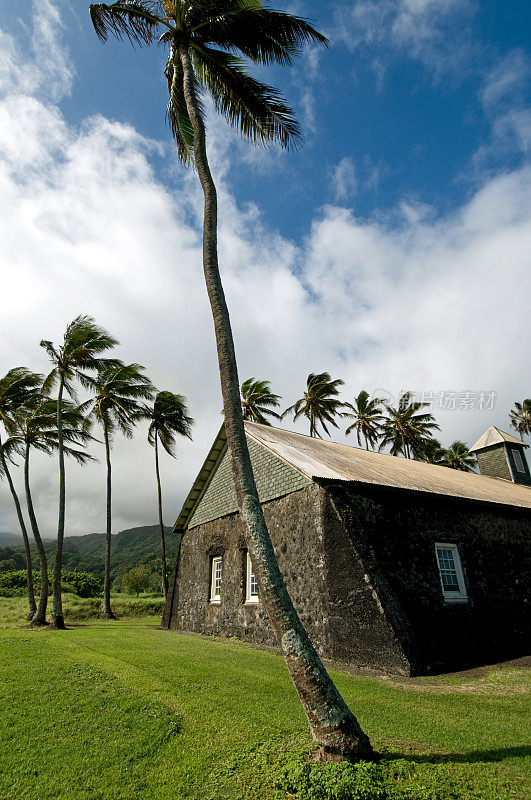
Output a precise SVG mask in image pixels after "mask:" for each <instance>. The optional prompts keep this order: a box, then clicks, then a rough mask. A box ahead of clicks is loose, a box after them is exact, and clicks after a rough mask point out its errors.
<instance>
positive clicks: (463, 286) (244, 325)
mask: <svg viewBox="0 0 531 800" xmlns="http://www.w3.org/2000/svg"><path fill="white" fill-rule="evenodd" d="M284 8H285V9H286V10H289V11H291V12H292V13H297V14H300V15H301V16H305V17H309V18H312V19H313V20H314V21H315V24H316V26H317V27H318V28H319V29H320V30H322V31H323V32H325V33H326V34H327V35H328V36H329V38H330V41H331V43H332V46H331V48H330V50H328V51H324V50H316V49H309V50H307V51H305V53H304V55H303V56H302V57H301V59H300V60H299V62H298V63H297V65H296V67H295V68H294V69H291V70H286V69H280V68H273V69H268V70H263V69H261V70H260V71H259V72H258V73H257V74H258V75H259V76H260V77H262V78H264V79H265V80H267V81H268V82H270V83H272V84H273V85H276V86H278V87H279V88H280V89H281V90H282V91H283V93H284V94H285V96H286V97H287V98H288V100H289V101H290V103H292V105H293V106H294V108H295V109H296V111H297V114H298V116H299V119H300V121H301V125H302V127H303V130H304V133H305V141H304V144H303V145H302V147H300V148H299V149H298V150H297V151H296V152H292V153H286V152H280V151H279V150H276V149H271V150H267V151H263V150H260V149H257V148H253V147H252V146H250V145H248V144H246V143H242V142H241V141H240V140H239V138H238V136H237V135H235V134H234V133H233V132H231V131H230V130H229V129H228V128H227V126H226V125H225V124H224V123H223V122H221V121H220V120H219V118H216V117H215V116H214V115H213V113H212V111H211V109H209V110H208V133H209V152H210V157H211V161H212V166H213V170H214V174H215V176H216V180H217V183H218V189H219V196H220V210H221V212H220V232H219V233H220V236H219V241H220V257H221V265H222V270H223V279H224V282H225V287H226V291H227V296H228V299H229V304H230V308H231V313H232V321H233V327H234V334H235V339H236V345H237V351H238V359H239V365H240V374H241V377H242V379H244V378H246V377H248V376H250V375H255V376H257V377H264V378H269V379H271V381H272V384H273V389H274V390H275V391H277V392H278V393H279V394H281V395H282V396H283V402H284V403H285V405H286V406H287V405H291V404H292V403H293V401H294V400H295V399H296V398H297V397H298V396H299V395H300V394H301V393H302V390H303V387H304V383H305V379H306V376H307V375H308V373H309V372H319V371H323V370H325V369H326V370H328V371H330V372H331V373H332V375H333V377H340V378H342V379H343V380H344V381H345V387H344V397H345V399H352V397H353V396H354V395H355V394H357V393H358V392H359V391H360V389H361V388H366V389H367V390H369V391H370V392H376V393H378V392H379V393H382V392H384V391H385V392H387V393H389V395H390V396H393V397H396V396H397V395H398V393H399V391H400V390H401V389H406V388H407V389H412V390H413V391H416V392H418V393H421V392H426V393H428V392H439V393H440V392H445V393H448V392H457V393H461V394H462V393H464V392H472V393H475V395H476V397H477V396H478V393H479V392H481V391H485V392H492V391H493V392H495V393H496V403H495V405H494V406H493V407H492V408H490V409H489V408H487V409H483V410H480V409H479V408H474V409H469V410H465V409H464V407H463V408H457V409H454V410H452V409H450V410H446V411H444V410H442V409H437V410H436V416H437V418H438V421H439V422H440V424H441V437H440V438H441V440H442V441H443V443H445V444H448V443H449V442H451V441H452V440H453V439H455V438H461V439H463V440H465V441H467V442H468V443H469V444H471V443H472V442H473V441H475V439H477V438H479V436H480V435H481V434H482V433H483V432H484V430H485V429H486V428H487V427H489V425H491V424H496V425H498V426H499V427H501V428H505V429H507V427H508V418H507V413H508V410H509V408H510V407H511V405H512V403H513V402H514V401H515V400H517V399H520V400H521V399H523V398H524V397H528V396H529V395H530V394H531V386H530V384H529V374H530V370H529V367H530V366H531V357H530V355H531V354H530V348H529V335H528V330H529V299H528V298H529V296H530V292H531V258H530V253H531V192H530V191H529V187H530V177H531V167H530V164H529V154H530V152H531V110H530V105H529V85H530V82H529V78H530V74H531V56H530V48H529V30H530V26H529V19H528V17H529V4H528V2H523V1H522V2H520V0H513V1H512V2H511V3H510V4H507V3H504V2H501V0H485V1H484V2H475V0H350V2H348V3H336V4H331V3H325V2H324V1H319V2H313V3H309V2H304V1H303V0H295V1H294V2H291V3H290V5H289V6H285V7H284ZM0 12H1V14H0V241H1V242H2V246H1V247H0V268H1V269H2V274H3V280H4V283H3V289H4V292H5V293H6V295H7V296H8V297H9V305H8V307H6V308H5V314H4V319H3V320H2V321H0V325H1V335H0V361H1V362H2V363H1V368H2V369H3V370H4V372H5V371H7V369H9V368H10V367H11V366H14V365H15V362H16V364H17V365H18V364H19V363H20V364H26V365H28V366H31V367H32V368H34V369H41V370H44V369H45V368H46V364H45V362H43V361H42V355H41V352H40V350H39V348H38V346H37V342H38V341H39V340H40V339H41V338H43V337H45V338H51V339H54V340H57V339H59V337H60V335H61V334H62V331H63V330H64V327H65V326H66V324H67V323H68V322H69V321H70V320H71V319H72V318H73V317H74V316H75V315H76V314H78V313H90V314H93V315H94V316H95V317H96V319H97V320H98V321H99V322H101V324H103V325H105V326H106V327H108V328H109V329H111V331H112V332H113V333H114V334H115V335H117V336H118V338H119V339H120V341H121V342H122V346H121V349H120V351H119V355H120V356H121V357H122V358H124V359H125V360H128V361H133V360H134V361H140V362H141V363H143V364H145V365H146V366H147V367H148V369H149V371H150V375H152V377H153V379H154V380H155V381H156V382H157V384H158V385H159V387H160V388H168V389H173V390H175V391H181V392H183V393H184V394H186V396H187V397H188V398H189V400H190V405H191V408H192V412H193V415H194V417H195V418H196V420H197V425H196V429H195V431H196V432H195V437H194V442H193V443H192V444H184V445H183V450H182V454H181V456H180V458H179V466H178V469H177V468H176V466H175V465H174V464H169V465H167V466H166V467H165V469H166V470H167V472H166V480H167V485H168V486H169V489H168V492H169V494H168V498H169V499H168V505H169V509H171V510H170V511H169V516H170V517H171V516H174V515H175V514H176V511H178V507H179V503H180V502H181V500H182V498H183V497H184V495H185V494H186V491H187V489H188V487H189V485H190V484H191V481H192V480H193V478H194V477H195V472H196V471H197V469H198V467H199V466H200V464H201V461H202V459H203V458H204V455H205V453H206V451H207V450H208V447H209V444H210V443H211V440H212V438H213V436H214V434H215V432H216V430H217V428H218V427H219V423H220V414H219V410H220V397H219V385H218V383H219V381H218V376H217V367H216V360H215V351H214V344H213V336H212V329H211V321H210V315H209V309H208V305H207V303H206V299H205V294H204V287H203V284H202V276H201V253H200V231H201V196H200V191H199V188H198V183H197V179H196V176H195V175H194V173H193V172H191V171H186V170H184V169H183V168H182V167H180V166H179V165H178V163H177V161H176V154H175V149H174V146H173V144H172V143H171V141H170V138H169V132H168V129H167V127H166V124H165V119H164V108H165V103H166V97H165V85H164V79H163V76H162V67H163V63H164V52H163V51H162V49H160V48H156V47H153V48H146V49H142V50H136V51H135V50H133V49H132V48H131V47H130V46H129V45H128V44H127V43H121V44H120V43H116V42H114V41H109V43H108V44H107V45H102V44H101V43H100V42H99V41H98V40H97V38H96V36H95V34H94V32H93V30H92V28H91V26H90V21H89V17H88V3H86V2H85V0H38V1H37V0H18V2H17V3H16V4H13V3H12V2H8V0H0ZM286 424H289V425H290V427H295V428H297V429H298V430H302V431H304V430H305V428H304V425H303V424H301V425H293V423H286ZM334 439H336V440H340V441H348V442H349V443H352V444H355V442H351V441H350V438H349V439H348V440H347V439H345V436H344V431H343V430H338V431H334ZM131 448H133V449H132V450H131ZM132 454H134V455H132ZM115 459H116V470H115V474H116V481H117V491H116V497H117V501H116V503H117V506H116V528H117V529H120V527H124V526H126V525H128V524H131V525H135V524H138V523H139V522H150V521H152V519H154V515H153V514H152V513H151V511H150V508H151V506H150V503H151V501H152V493H153V487H152V484H151V453H150V451H149V449H146V446H145V444H144V441H143V434H141V433H140V434H139V436H138V437H137V439H135V441H134V443H132V444H129V443H123V442H120V441H117V442H116V447H115ZM35 470H36V472H35V474H36V478H35V481H36V489H35V492H36V497H37V503H38V504H40V513H41V515H42V518H43V527H44V528H45V529H47V530H48V529H49V531H50V533H51V532H52V531H53V527H54V525H55V516H54V515H55V510H54V509H55V495H56V488H57V487H56V485H55V473H54V472H53V471H52V472H50V469H49V465H48V463H47V462H45V461H43V462H42V464H41V463H40V462H39V460H38V459H36V465H35ZM132 484H134V485H135V497H134V498H133V500H131V496H130V487H131V485H132ZM69 485H70V487H71V502H72V503H73V508H74V511H75V512H76V513H73V514H72V521H71V530H72V532H76V533H83V532H86V530H87V528H88V529H90V530H101V529H102V525H103V521H102V520H100V518H99V516H98V514H99V511H98V509H99V498H100V494H101V475H100V467H99V466H94V467H89V468H87V469H85V470H84V471H83V470H79V469H78V468H77V467H75V466H73V467H71V478H70V484H69ZM0 491H3V490H2V489H1V487H0ZM2 496H3V495H2ZM120 498H121V499H120ZM10 513H11V512H10V506H9V498H7V497H6V498H5V505H4V506H3V511H2V510H1V509H0V515H1V514H4V515H7V517H9V515H10ZM7 517H6V518H7ZM7 525H8V523H7V522H6V524H5V525H4V524H3V523H2V518H1V516H0V529H2V528H3V527H6V526H7Z"/></svg>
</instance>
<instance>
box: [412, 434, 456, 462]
mask: <svg viewBox="0 0 531 800" xmlns="http://www.w3.org/2000/svg"><path fill="white" fill-rule="evenodd" d="M445 454H446V450H445V449H444V447H443V446H442V445H441V443H440V442H439V441H438V439H432V438H428V439H422V441H421V442H420V443H419V445H418V446H417V449H416V452H415V459H416V460H417V461H425V462H426V463H427V464H437V465H439V466H448V465H447V464H446V461H445Z"/></svg>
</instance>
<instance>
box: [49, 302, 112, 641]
mask: <svg viewBox="0 0 531 800" xmlns="http://www.w3.org/2000/svg"><path fill="white" fill-rule="evenodd" d="M116 344H118V341H117V340H116V339H114V338H113V337H112V336H110V335H109V334H108V333H107V331H106V330H104V329H103V328H100V327H99V326H98V325H97V324H96V323H95V321H94V320H93V319H92V317H89V316H87V315H80V316H78V317H76V318H75V319H74V320H73V321H72V322H71V323H70V324H69V325H68V326H67V328H66V331H65V334H64V337H63V344H62V345H61V346H60V347H58V348H56V347H55V346H54V344H53V342H50V341H48V340H46V339H43V340H42V341H41V347H44V349H45V350H46V352H47V354H48V357H49V359H50V361H51V362H52V364H53V369H52V371H51V372H50V374H49V375H48V377H47V378H46V381H45V384H44V390H45V391H46V392H49V391H50V390H51V389H52V387H53V386H54V385H55V384H56V383H58V384H59V390H58V395H57V431H58V436H59V518H58V523H57V544H56V548H55V559H54V572H53V574H54V582H53V611H52V625H53V627H54V628H58V629H64V627H65V622H64V617H63V606H62V599H61V569H62V565H63V539H64V534H65V507H66V486H65V460H64V448H63V421H62V408H63V393H64V392H65V391H66V392H67V394H69V395H70V397H73V398H75V396H76V395H75V390H74V385H73V380H74V378H75V376H76V374H77V372H78V370H80V369H88V370H96V369H98V366H99V364H100V357H101V354H102V353H104V352H105V351H106V350H109V349H110V348H111V347H114V346H115V345H116Z"/></svg>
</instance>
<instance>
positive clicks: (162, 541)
mask: <svg viewBox="0 0 531 800" xmlns="http://www.w3.org/2000/svg"><path fill="white" fill-rule="evenodd" d="M155 473H156V475H157V497H158V501H159V525H160V552H161V558H162V591H163V592H164V600H166V598H167V597H168V573H167V571H166V540H165V538H164V522H163V520H162V490H161V488H160V472H159V436H158V433H157V432H156V431H155Z"/></svg>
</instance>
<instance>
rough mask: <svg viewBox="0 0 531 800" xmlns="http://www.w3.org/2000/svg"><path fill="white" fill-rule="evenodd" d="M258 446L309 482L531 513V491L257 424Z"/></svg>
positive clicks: (253, 428)
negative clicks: (358, 486)
mask: <svg viewBox="0 0 531 800" xmlns="http://www.w3.org/2000/svg"><path fill="white" fill-rule="evenodd" d="M245 429H246V431H247V433H248V434H249V435H250V436H252V438H253V439H255V440H256V441H257V442H260V443H261V444H263V445H265V446H266V447H268V448H269V449H270V450H271V451H272V452H274V453H276V455H278V456H279V457H280V458H282V459H283V460H284V461H287V462H288V463H289V464H291V465H292V466H293V467H295V468H296V469H298V470H299V471H300V472H302V473H303V474H305V475H307V476H308V477H309V478H314V479H331V480H338V481H353V482H356V483H363V484H373V485H376V486H386V487H389V488H396V489H409V490H412V491H418V492H429V493H431V494H439V495H447V496H450V497H461V498H463V499H468V500H480V501H483V502H490V503H501V504H503V505H510V506H517V507H521V508H530V509H531V487H528V486H523V485H520V484H513V483H511V482H509V481H504V480H502V479H500V478H488V477H487V476H486V475H476V474H473V473H469V472H460V471H459V470H454V469H450V468H449V467H440V466H436V465H434V464H426V463H424V462H422V461H413V460H412V459H408V458H399V457H397V456H390V455H386V454H384V453H373V452H371V451H368V450H362V449H361V448H358V447H350V446H349V445H345V444H337V443H335V442H328V441H323V440H321V439H314V438H311V437H310V436H304V435H302V434H300V433H292V432H291V431H284V430H281V429H280V428H273V427H269V426H266V425H258V424H257V423H254V422H246V423H245Z"/></svg>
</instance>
